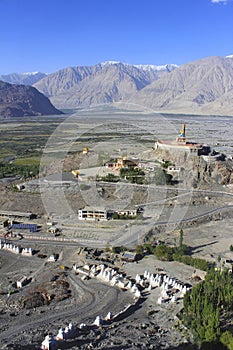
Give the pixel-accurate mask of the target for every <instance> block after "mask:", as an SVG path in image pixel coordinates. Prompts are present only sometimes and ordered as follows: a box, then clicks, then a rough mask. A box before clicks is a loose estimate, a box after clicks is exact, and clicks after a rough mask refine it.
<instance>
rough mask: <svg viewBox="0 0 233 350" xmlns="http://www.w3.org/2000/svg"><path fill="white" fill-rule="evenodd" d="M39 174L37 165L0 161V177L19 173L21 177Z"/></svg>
mask: <svg viewBox="0 0 233 350" xmlns="http://www.w3.org/2000/svg"><path fill="white" fill-rule="evenodd" d="M38 174H39V165H14V164H7V163H0V178H5V177H13V176H16V175H19V176H20V177H22V178H25V179H26V178H29V177H34V176H36V175H38Z"/></svg>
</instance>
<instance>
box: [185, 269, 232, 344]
mask: <svg viewBox="0 0 233 350" xmlns="http://www.w3.org/2000/svg"><path fill="white" fill-rule="evenodd" d="M232 311H233V279H232V274H230V273H229V271H228V270H227V269H224V270H223V271H215V270H214V269H210V270H209V271H208V273H207V274H206V277H205V280H204V281H203V282H201V283H199V284H197V285H196V286H195V287H193V288H192V290H191V291H189V292H187V293H186V294H185V296H184V309H183V314H182V320H183V322H184V324H185V325H186V326H187V327H188V328H189V329H190V330H191V331H192V333H193V335H194V339H195V342H196V343H198V344H199V345H200V344H205V343H206V344H215V345H216V349H218V348H219V347H220V343H221V344H223V345H225V346H226V347H227V348H228V349H229V350H233V336H232V334H231V332H230V331H229V330H228V329H227V325H229V324H230V323H231V319H232ZM218 344H219V346H218ZM206 348H208V347H207V345H206Z"/></svg>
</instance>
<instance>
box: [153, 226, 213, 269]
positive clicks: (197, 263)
mask: <svg viewBox="0 0 233 350" xmlns="http://www.w3.org/2000/svg"><path fill="white" fill-rule="evenodd" d="M183 236H184V233H183V230H182V229H181V230H180V235H179V244H178V246H173V247H171V246H167V245H165V244H163V243H162V244H159V245H157V246H156V248H155V252H154V254H155V256H156V257H157V258H158V259H161V260H167V261H178V262H181V263H183V264H186V265H190V266H193V267H195V268H197V269H200V270H203V271H208V270H209V268H210V267H211V266H212V265H211V264H210V263H208V262H207V261H206V260H204V259H200V258H193V257H192V256H190V255H188V253H189V250H190V248H189V247H188V246H187V245H185V244H184V243H183Z"/></svg>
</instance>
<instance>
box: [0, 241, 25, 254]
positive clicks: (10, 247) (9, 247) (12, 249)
mask: <svg viewBox="0 0 233 350" xmlns="http://www.w3.org/2000/svg"><path fill="white" fill-rule="evenodd" d="M0 246H1V248H2V249H4V250H8V251H10V252H12V253H16V254H20V253H21V254H22V255H30V256H32V248H21V247H19V246H17V245H14V244H12V243H4V244H3V246H2V245H0Z"/></svg>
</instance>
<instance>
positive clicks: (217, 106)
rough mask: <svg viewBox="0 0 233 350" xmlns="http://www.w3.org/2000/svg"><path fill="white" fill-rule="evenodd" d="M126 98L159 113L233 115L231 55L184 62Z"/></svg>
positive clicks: (232, 67)
mask: <svg viewBox="0 0 233 350" xmlns="http://www.w3.org/2000/svg"><path fill="white" fill-rule="evenodd" d="M130 100H131V101H132V102H134V103H135V102H137V103H139V104H141V105H143V106H146V107H151V108H153V109H155V110H158V111H163V112H172V113H193V114H218V115H224V114H225V115H232V116H233V58H232V57H231V56H229V57H207V58H205V59H202V60H198V61H195V62H191V63H188V64H185V65H183V66H181V67H179V68H177V69H176V70H174V71H173V72H171V73H170V74H169V75H164V76H163V77H161V78H160V79H158V80H157V81H154V82H153V83H151V84H150V85H148V86H146V87H145V88H144V89H143V90H141V91H139V92H137V93H136V94H135V95H134V96H132V97H131V98H130Z"/></svg>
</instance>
